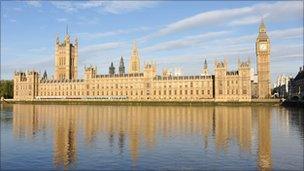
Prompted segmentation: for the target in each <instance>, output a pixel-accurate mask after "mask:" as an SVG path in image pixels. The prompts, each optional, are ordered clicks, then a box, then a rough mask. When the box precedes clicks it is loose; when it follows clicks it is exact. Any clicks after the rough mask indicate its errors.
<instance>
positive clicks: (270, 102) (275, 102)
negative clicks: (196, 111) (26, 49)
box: [1, 99, 280, 106]
mask: <svg viewBox="0 0 304 171" xmlns="http://www.w3.org/2000/svg"><path fill="white" fill-rule="evenodd" d="M2 103H6V104H39V105H54V104H56V105H114V106H280V100H279V99H252V100H251V101H215V100H203V101H125V100H124V101H122V100H121V101H118V100H107V101H105V100H94V99H48V100H14V99H5V100H4V101H1V104H2Z"/></svg>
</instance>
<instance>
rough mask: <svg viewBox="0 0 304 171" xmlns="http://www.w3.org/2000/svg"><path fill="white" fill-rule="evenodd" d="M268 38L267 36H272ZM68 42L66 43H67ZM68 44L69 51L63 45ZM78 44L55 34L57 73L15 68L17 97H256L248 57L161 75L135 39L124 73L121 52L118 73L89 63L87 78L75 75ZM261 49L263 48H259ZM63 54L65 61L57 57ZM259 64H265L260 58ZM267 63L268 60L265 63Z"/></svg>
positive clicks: (131, 98)
mask: <svg viewBox="0 0 304 171" xmlns="http://www.w3.org/2000/svg"><path fill="white" fill-rule="evenodd" d="M260 30H261V29H260ZM267 41H268V42H269V40H267ZM67 45H68V47H66V46H67ZM58 48H61V50H58ZM64 48H65V51H64V50H62V49H64ZM71 48H72V50H71ZM67 49H70V51H74V52H73V53H70V54H68V55H67V54H64V53H66V52H67V51H69V50H67ZM73 49H74V50H73ZM77 49H78V42H77V40H76V41H75V44H71V43H70V41H69V35H68V34H67V35H66V37H65V41H64V42H63V43H59V41H58V40H57V42H56V55H55V56H56V58H55V59H56V60H55V79H52V80H50V79H45V78H41V77H40V75H39V73H37V72H35V71H31V72H28V73H23V72H16V73H15V76H14V83H15V84H14V85H15V86H14V90H15V91H14V92H15V94H14V99H17V100H26V99H63V98H64V99H65V98H68V99H75V98H77V99H88V98H91V99H101V100H141V101H144V100H153V101H204V100H215V101H250V100H251V98H252V97H251V95H252V83H251V69H250V61H249V60H247V61H242V62H241V61H238V66H237V70H235V71H228V63H227V61H216V62H215V74H214V75H209V73H208V66H207V61H205V62H204V65H203V67H202V73H201V74H197V75H193V76H181V75H174V74H168V72H167V73H165V74H163V75H157V68H156V64H155V62H150V63H145V64H144V68H143V71H141V70H140V58H139V51H138V48H137V47H136V44H135V43H134V44H133V47H132V50H131V58H130V62H129V72H128V73H125V67H124V62H123V58H121V60H120V66H119V68H118V70H117V73H116V72H115V68H114V66H113V65H111V66H110V68H109V71H110V73H109V74H106V75H100V74H97V68H96V67H93V66H90V67H85V73H84V75H85V77H84V79H77V59H78V54H77ZM257 50H259V49H258V48H257ZM60 51H61V52H60ZM268 52H269V51H268ZM63 54H64V55H63ZM257 54H258V58H259V55H260V54H261V53H260V52H257ZM62 58H63V59H64V61H66V63H62V62H59V61H61V59H62ZM258 60H259V59H258ZM61 64H63V65H64V66H66V65H67V64H68V66H71V67H64V68H61V66H62V65H61ZM258 65H263V64H260V63H259V61H258ZM267 65H268V63H267V64H266V67H267ZM264 72H266V76H265V77H263V76H262V78H263V79H262V81H264V82H263V84H262V83H261V85H266V83H265V80H266V82H267V81H268V74H269V73H268V72H269V69H266V71H264V70H263V72H262V71H261V69H260V70H259V66H258V74H260V75H261V74H262V75H263V74H264ZM260 75H259V76H260ZM266 77H267V78H266ZM264 78H265V79H264ZM266 89H267V87H266ZM259 92H260V90H259ZM265 92H266V91H265ZM267 93H268V92H266V94H267ZM261 94H264V95H265V93H264V91H263V92H260V95H261ZM265 96H266V95H265Z"/></svg>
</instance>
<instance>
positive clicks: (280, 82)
mask: <svg viewBox="0 0 304 171" xmlns="http://www.w3.org/2000/svg"><path fill="white" fill-rule="evenodd" d="M290 79H291V77H290V76H285V75H280V76H278V78H277V82H276V83H275V84H274V87H273V94H275V95H277V97H287V96H288V90H289V81H290Z"/></svg>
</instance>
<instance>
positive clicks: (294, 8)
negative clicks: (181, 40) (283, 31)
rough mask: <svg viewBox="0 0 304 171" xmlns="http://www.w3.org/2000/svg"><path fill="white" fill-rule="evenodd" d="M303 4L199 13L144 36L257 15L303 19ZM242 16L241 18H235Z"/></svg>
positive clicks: (252, 20) (236, 22)
mask: <svg viewBox="0 0 304 171" xmlns="http://www.w3.org/2000/svg"><path fill="white" fill-rule="evenodd" d="M302 10H303V5H302V3H301V2H276V3H260V4H256V5H253V6H249V7H242V8H234V9H221V10H213V11H207V12H203V13H199V14H197V15H194V16H191V17H188V18H185V19H182V20H179V21H176V22H174V23H171V24H168V25H166V26H165V27H164V28H162V29H160V30H159V31H158V32H156V33H152V34H150V35H147V36H145V37H143V38H142V40H143V41H144V40H148V39H151V38H155V37H159V36H163V35H167V34H172V33H175V32H179V31H183V30H187V29H192V28H196V27H204V26H208V27H210V26H216V25H225V24H227V25H247V24H254V23H256V22H257V18H256V17H257V16H261V18H262V16H264V17H265V20H266V19H267V21H269V20H271V21H283V20H290V19H299V17H300V19H301V20H302V19H303V14H302V13H301V12H302ZM235 18H241V19H237V20H236V19H235Z"/></svg>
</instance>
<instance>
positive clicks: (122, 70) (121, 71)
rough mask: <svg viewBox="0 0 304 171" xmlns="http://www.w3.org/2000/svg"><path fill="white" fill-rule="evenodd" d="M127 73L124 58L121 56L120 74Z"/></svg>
mask: <svg viewBox="0 0 304 171" xmlns="http://www.w3.org/2000/svg"><path fill="white" fill-rule="evenodd" d="M124 73H125V63H124V60H123V58H122V57H121V58H120V62H119V74H124Z"/></svg>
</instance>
